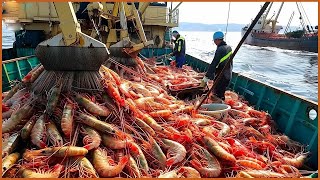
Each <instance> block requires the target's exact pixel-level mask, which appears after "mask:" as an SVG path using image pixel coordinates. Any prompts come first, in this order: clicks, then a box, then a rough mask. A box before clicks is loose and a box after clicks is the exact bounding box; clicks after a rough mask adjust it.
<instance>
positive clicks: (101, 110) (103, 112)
mask: <svg viewBox="0 0 320 180" xmlns="http://www.w3.org/2000/svg"><path fill="white" fill-rule="evenodd" d="M75 97H76V98H75V100H76V101H77V102H78V103H79V104H80V105H82V106H83V107H84V108H85V109H86V110H88V111H89V112H90V113H93V114H95V115H98V116H104V117H107V116H109V115H110V113H111V112H110V110H109V109H107V108H106V107H104V106H100V105H98V104H95V103H94V102H92V101H90V100H89V99H87V98H85V97H83V96H82V95H80V94H76V95H75Z"/></svg>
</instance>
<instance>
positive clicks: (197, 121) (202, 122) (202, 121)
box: [192, 118, 212, 126]
mask: <svg viewBox="0 0 320 180" xmlns="http://www.w3.org/2000/svg"><path fill="white" fill-rule="evenodd" d="M192 122H193V123H194V124H195V125H197V126H207V125H210V124H211V123H212V120H209V119H203V118H194V119H192Z"/></svg>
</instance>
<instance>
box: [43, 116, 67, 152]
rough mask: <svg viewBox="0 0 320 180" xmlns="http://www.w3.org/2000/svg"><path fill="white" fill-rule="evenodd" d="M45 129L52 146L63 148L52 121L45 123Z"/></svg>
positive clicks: (61, 140) (58, 133)
mask: <svg viewBox="0 0 320 180" xmlns="http://www.w3.org/2000/svg"><path fill="white" fill-rule="evenodd" d="M46 129H47V133H48V135H49V139H50V142H51V143H52V145H53V146H58V147H60V146H63V139H62V137H61V135H60V132H59V131H58V129H57V127H56V125H55V124H54V123H53V122H52V121H49V122H48V123H47V126H46Z"/></svg>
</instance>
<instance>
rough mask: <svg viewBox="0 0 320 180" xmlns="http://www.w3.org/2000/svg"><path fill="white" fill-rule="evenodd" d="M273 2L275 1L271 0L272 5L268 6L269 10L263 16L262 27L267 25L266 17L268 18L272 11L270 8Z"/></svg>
mask: <svg viewBox="0 0 320 180" xmlns="http://www.w3.org/2000/svg"><path fill="white" fill-rule="evenodd" d="M272 4H273V2H271V4H270V6H269V8H268V10H267V12H266V14H265V16H264V18H263V22H262V29H264V27H265V26H266V25H267V22H266V19H267V16H268V14H269V12H270V9H271V7H272Z"/></svg>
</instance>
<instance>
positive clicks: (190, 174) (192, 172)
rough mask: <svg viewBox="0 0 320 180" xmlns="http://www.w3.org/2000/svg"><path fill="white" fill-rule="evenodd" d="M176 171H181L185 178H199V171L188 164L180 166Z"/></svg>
mask: <svg viewBox="0 0 320 180" xmlns="http://www.w3.org/2000/svg"><path fill="white" fill-rule="evenodd" d="M178 173H181V174H182V176H183V177H185V178H201V176H200V173H199V172H198V171H197V170H196V169H193V168H192V167H188V166H182V167H181V168H180V169H179V170H178Z"/></svg>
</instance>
